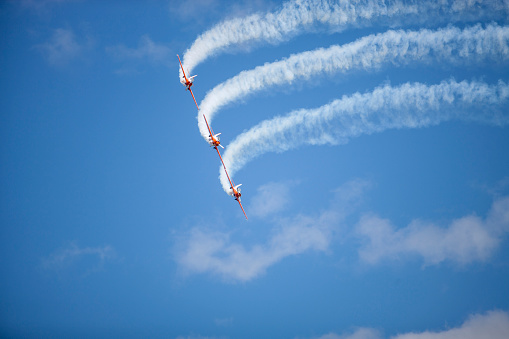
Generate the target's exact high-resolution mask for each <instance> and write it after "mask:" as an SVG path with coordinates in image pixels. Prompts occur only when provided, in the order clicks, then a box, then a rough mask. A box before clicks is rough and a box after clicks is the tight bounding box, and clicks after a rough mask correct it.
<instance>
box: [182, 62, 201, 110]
mask: <svg viewBox="0 0 509 339" xmlns="http://www.w3.org/2000/svg"><path fill="white" fill-rule="evenodd" d="M177 58H179V64H180V68H182V73H183V74H184V77H183V78H182V79H180V83H181V84H182V85H184V86H186V89H187V90H188V91H189V92H191V95H192V96H193V100H194V103H195V104H196V108H198V110H199V109H200V108H199V107H198V103H197V102H196V99H195V98H194V94H193V90H192V89H191V86H193V81H194V78H195V77H196V75H193V76H192V77H189V78H188V77H187V76H186V72H185V71H184V67H183V66H182V62H181V61H180V57H179V55H178V54H177Z"/></svg>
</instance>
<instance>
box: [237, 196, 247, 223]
mask: <svg viewBox="0 0 509 339" xmlns="http://www.w3.org/2000/svg"><path fill="white" fill-rule="evenodd" d="M235 200H237V201H238V202H239V205H240V208H242V212H244V216H245V217H246V220H248V219H247V215H246V212H245V211H244V207H242V204H241V203H240V199H235Z"/></svg>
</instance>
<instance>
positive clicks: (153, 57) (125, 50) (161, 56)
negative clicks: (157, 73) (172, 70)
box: [106, 35, 171, 64]
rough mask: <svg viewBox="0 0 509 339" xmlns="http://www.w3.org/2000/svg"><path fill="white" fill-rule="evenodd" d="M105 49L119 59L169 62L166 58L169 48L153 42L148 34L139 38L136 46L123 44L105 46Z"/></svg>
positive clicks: (169, 52) (169, 51)
mask: <svg viewBox="0 0 509 339" xmlns="http://www.w3.org/2000/svg"><path fill="white" fill-rule="evenodd" d="M106 51H107V52H108V53H109V54H111V55H113V56H114V57H116V58H119V59H135V60H142V59H147V60H150V61H152V62H158V63H164V64H169V61H168V58H169V56H170V54H171V49H170V48H169V47H167V46H165V45H162V44H157V43H155V42H154V41H153V40H152V39H151V38H150V37H149V36H148V35H144V36H142V37H141V38H140V41H139V43H138V47H137V48H129V47H126V46H124V45H117V46H111V47H107V48H106Z"/></svg>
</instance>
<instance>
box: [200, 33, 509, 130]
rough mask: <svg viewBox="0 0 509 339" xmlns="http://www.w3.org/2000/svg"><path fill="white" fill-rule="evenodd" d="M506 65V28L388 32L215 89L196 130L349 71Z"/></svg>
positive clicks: (250, 72) (303, 55)
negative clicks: (283, 89) (436, 64)
mask: <svg viewBox="0 0 509 339" xmlns="http://www.w3.org/2000/svg"><path fill="white" fill-rule="evenodd" d="M507 59H509V26H508V27H501V26H498V25H496V24H491V25H488V26H486V27H485V28H483V27H482V26H481V25H476V26H474V27H469V28H465V29H459V28H456V27H447V28H443V29H439V30H435V31H432V30H428V29H422V30H419V31H402V30H398V31H392V30H391V31H387V32H385V33H380V34H374V35H369V36H365V37H363V38H360V39H358V40H357V41H354V42H352V43H349V44H346V45H342V46H338V45H334V46H331V47H329V48H325V49H324V48H320V49H317V50H314V51H307V52H303V53H299V54H294V55H291V56H290V57H288V58H287V59H283V60H281V61H276V62H273V63H267V64H265V65H262V66H258V67H256V68H254V69H251V70H246V71H242V72H240V73H239V74H238V75H236V76H234V77H232V78H230V79H228V80H226V81H225V82H223V83H221V84H219V85H217V86H215V87H214V88H213V89H211V90H210V91H209V92H208V93H207V94H206V96H205V98H204V99H203V100H202V102H201V103H200V112H199V114H198V117H197V120H198V127H199V129H200V133H201V134H202V136H203V138H204V139H207V136H208V130H207V126H206V125H205V122H204V121H203V119H202V118H201V115H202V114H205V115H206V116H207V119H208V121H209V124H211V123H212V120H213V119H214V115H215V114H216V113H217V112H218V111H219V110H220V109H221V108H222V107H224V106H225V105H227V104H230V103H233V102H235V101H237V100H240V99H241V98H245V97H246V96H248V95H251V94H253V93H256V92H259V91H262V90H265V89H268V88H271V87H274V86H280V85H283V84H291V83H294V82H302V81H309V80H311V79H316V77H317V76H319V75H320V74H330V75H331V74H335V73H338V72H341V73H344V74H346V73H348V72H351V71H352V70H358V69H363V70H373V69H377V68H380V67H381V66H383V65H389V64H390V65H391V66H399V65H406V64H408V63H410V62H421V63H426V62H430V61H441V62H447V63H450V64H462V63H474V62H481V61H488V60H489V61H493V62H497V63H501V62H504V61H506V60H507Z"/></svg>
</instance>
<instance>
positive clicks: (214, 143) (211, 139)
mask: <svg viewBox="0 0 509 339" xmlns="http://www.w3.org/2000/svg"><path fill="white" fill-rule="evenodd" d="M177 57H178V59H179V64H180V68H181V69H182V74H183V76H182V78H181V79H180V83H181V84H182V85H184V87H186V90H188V91H189V92H190V93H191V96H192V97H193V100H194V103H195V104H196V108H197V109H198V110H200V107H198V103H197V102H196V99H195V98H194V94H193V90H192V89H191V86H193V81H194V78H195V77H196V75H193V76H191V77H189V78H188V77H187V76H186V72H185V71H184V66H182V62H181V61H180V57H179V55H178V54H177ZM203 119H204V120H205V123H206V124H207V129H208V130H209V136H208V143H209V144H210V146H211V147H214V149H215V150H216V151H217V154H218V155H219V159H220V160H221V163H222V164H223V168H224V172H225V173H226V176H227V177H228V181H229V182H230V191H229V192H228V194H229V195H230V196H232V197H233V198H234V199H235V200H236V201H237V202H238V203H239V205H240V208H241V209H242V212H243V213H244V216H245V217H246V220H247V215H246V212H245V211H244V207H242V203H241V202H240V197H241V196H242V194H241V193H240V186H242V184H238V185H235V184H234V183H233V180H232V179H231V178H230V175H228V171H227V170H226V166H225V164H224V162H223V157H221V153H220V152H219V148H218V147H221V148H223V149H224V147H223V145H221V142H220V141H219V135H220V134H221V133H217V134H214V132H213V131H212V128H211V127H210V126H209V123H208V121H207V118H206V117H205V114H203Z"/></svg>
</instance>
